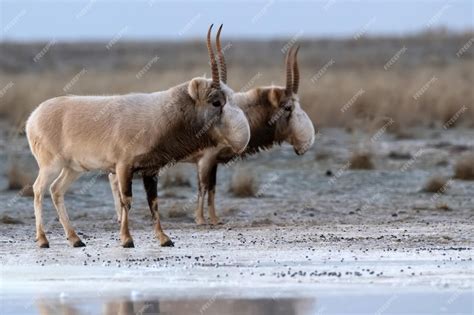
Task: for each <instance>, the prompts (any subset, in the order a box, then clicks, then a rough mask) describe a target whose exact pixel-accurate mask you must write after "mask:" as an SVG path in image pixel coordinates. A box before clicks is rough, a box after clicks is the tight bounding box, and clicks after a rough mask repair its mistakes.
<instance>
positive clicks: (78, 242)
mask: <svg viewBox="0 0 474 315" xmlns="http://www.w3.org/2000/svg"><path fill="white" fill-rule="evenodd" d="M72 247H86V244H84V243H83V242H82V241H81V240H77V241H75V242H74V243H73V244H72Z"/></svg>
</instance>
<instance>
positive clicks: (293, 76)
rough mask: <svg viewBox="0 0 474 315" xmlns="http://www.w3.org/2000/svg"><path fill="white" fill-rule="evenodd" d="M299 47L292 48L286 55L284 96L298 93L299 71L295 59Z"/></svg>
mask: <svg viewBox="0 0 474 315" xmlns="http://www.w3.org/2000/svg"><path fill="white" fill-rule="evenodd" d="M299 49H300V46H297V47H296V48H295V47H294V46H293V47H291V48H290V50H289V51H288V54H287V55H286V89H285V92H286V95H291V94H292V93H295V94H296V93H298V87H299V85H300V70H299V68H298V61H297V59H296V57H297V55H298V50H299Z"/></svg>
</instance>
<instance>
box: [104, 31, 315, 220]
mask: <svg viewBox="0 0 474 315" xmlns="http://www.w3.org/2000/svg"><path fill="white" fill-rule="evenodd" d="M221 28H222V26H221ZM221 28H219V31H218V32H217V37H216V46H217V53H218V59H219V67H220V75H221V76H220V80H221V82H222V83H223V84H226V83H227V70H226V63H225V59H224V54H223V52H222V47H221V44H220V32H221ZM297 54H298V48H296V49H295V48H294V47H292V49H290V50H289V51H288V53H287V56H286V86H285V87H282V86H266V87H257V88H254V89H252V90H249V91H247V92H242V93H234V94H233V102H235V104H236V105H237V106H239V107H240V108H241V109H242V110H243V111H244V113H245V116H246V117H247V119H248V122H249V125H250V134H251V137H250V142H249V144H248V146H247V148H246V149H245V151H243V152H242V153H240V154H236V153H234V152H232V150H230V148H229V147H226V146H225V144H224V145H219V146H217V147H213V148H207V149H204V150H199V151H197V152H196V153H195V154H193V155H192V156H191V157H190V158H187V159H186V162H192V163H195V164H196V165H197V171H198V184H199V185H198V187H199V188H198V189H199V191H198V199H197V209H196V213H195V220H196V223H197V224H205V223H206V221H205V219H204V214H203V211H204V210H203V209H204V200H205V196H206V194H208V208H209V209H208V210H209V219H210V223H211V224H217V223H218V222H219V219H218V217H217V215H216V210H215V203H214V199H215V187H216V174H217V166H218V164H219V163H228V162H229V161H232V160H235V159H239V158H243V157H245V156H247V155H252V154H255V153H258V152H259V151H260V150H265V149H269V148H271V147H272V146H274V145H279V144H281V143H282V142H287V143H290V144H291V145H292V146H293V148H294V151H295V152H296V154H298V155H301V154H304V153H305V152H306V151H307V150H308V149H309V148H311V146H312V145H313V143H314V139H315V131H314V126H313V123H312V122H311V120H310V119H309V117H308V115H307V114H306V112H305V111H304V110H303V109H302V108H301V106H300V102H299V97H298V87H299V78H300V76H299V68H298V62H297ZM111 186H112V190H113V191H114V194H115V197H114V199H116V200H118V194H117V188H114V186H115V187H116V186H117V185H116V184H114V182H113V180H111ZM115 206H116V208H118V207H119V204H118V202H116V203H115ZM152 213H153V212H152Z"/></svg>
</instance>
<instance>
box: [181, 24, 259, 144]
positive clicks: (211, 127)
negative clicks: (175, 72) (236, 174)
mask: <svg viewBox="0 0 474 315" xmlns="http://www.w3.org/2000/svg"><path fill="white" fill-rule="evenodd" d="M221 29H222V25H221V27H220V28H219V31H218V35H217V39H218V45H219V48H220V41H219V37H220V32H221ZM211 31H212V25H211V26H210V27H209V30H208V32H207V49H208V53H209V59H210V64H211V73H212V79H205V78H194V79H193V80H191V82H190V83H189V86H188V93H189V95H190V96H191V98H192V99H193V100H194V102H195V107H196V112H197V117H198V118H197V119H198V120H199V122H200V125H204V127H203V129H202V130H201V131H200V133H206V134H208V135H209V136H210V137H211V139H212V140H213V141H214V142H215V143H217V144H219V145H224V146H229V147H230V148H231V149H232V150H233V151H234V152H235V153H241V152H243V151H244V150H245V148H246V146H247V144H248V142H249V140H250V128H249V124H248V121H247V118H246V117H245V114H244V112H243V111H242V110H241V109H240V108H239V107H238V106H237V105H235V104H234V103H233V101H232V96H233V94H234V92H233V91H232V89H230V88H229V87H228V86H227V85H226V84H225V82H226V77H227V69H226V64H225V61H223V59H222V61H221V73H220V78H219V71H218V67H217V62H216V58H215V55H214V50H213V48H212V43H211ZM219 51H220V49H219ZM220 53H221V52H219V54H220ZM221 81H222V82H221ZM198 136H199V135H198Z"/></svg>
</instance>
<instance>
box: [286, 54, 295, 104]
mask: <svg viewBox="0 0 474 315" xmlns="http://www.w3.org/2000/svg"><path fill="white" fill-rule="evenodd" d="M292 51H293V47H291V48H290V50H288V53H287V54H286V61H285V62H286V87H285V94H286V95H291V93H292V85H293V76H292V71H291V70H292V69H291V68H292V67H291V61H292V60H291V52H292Z"/></svg>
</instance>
